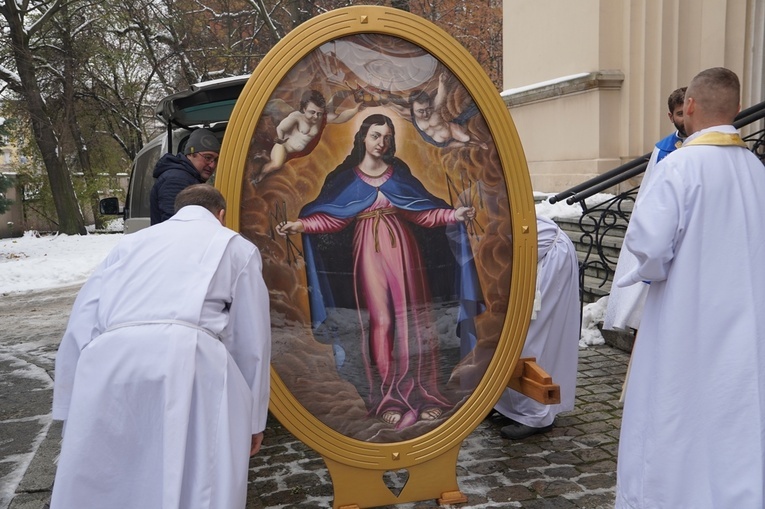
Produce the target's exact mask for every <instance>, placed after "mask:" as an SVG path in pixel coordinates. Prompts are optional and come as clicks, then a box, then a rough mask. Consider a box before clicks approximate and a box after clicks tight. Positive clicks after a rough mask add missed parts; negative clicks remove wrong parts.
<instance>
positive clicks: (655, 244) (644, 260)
mask: <svg viewBox="0 0 765 509" xmlns="http://www.w3.org/2000/svg"><path fill="white" fill-rule="evenodd" d="M684 188H685V186H684V183H683V180H682V175H681V173H680V172H679V171H677V168H676V167H675V166H674V165H670V164H666V163H665V162H664V161H662V169H661V171H660V173H658V174H657V175H655V176H654V178H653V179H652V182H651V185H650V186H649V188H648V189H646V190H645V194H644V195H643V196H642V198H641V201H640V206H639V207H636V209H635V211H634V213H633V215H632V217H631V219H630V223H629V226H628V228H627V234H626V235H625V238H624V244H625V245H626V246H627V248H628V249H629V251H630V252H631V253H633V254H634V255H635V257H636V258H637V260H638V264H637V266H636V267H635V268H634V269H633V270H632V271H630V272H629V273H627V274H626V275H625V276H624V277H622V278H621V279H620V280H619V281H617V282H616V285H617V286H620V287H624V286H629V285H631V284H635V283H638V282H640V281H662V280H664V279H666V278H667V274H668V272H669V268H670V266H671V264H672V259H673V257H674V252H675V245H676V244H677V241H678V239H679V238H680V237H681V236H682V234H683V227H682V225H683V224H684V223H683V222H684V217H685V206H684V194H685V192H684Z"/></svg>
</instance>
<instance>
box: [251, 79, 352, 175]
mask: <svg viewBox="0 0 765 509" xmlns="http://www.w3.org/2000/svg"><path fill="white" fill-rule="evenodd" d="M344 98H345V97H343V99H344ZM334 99H335V98H334V97H333V99H332V100H330V103H331V105H332V104H333V103H334ZM361 107H363V106H362V104H361V103H356V104H355V105H354V106H352V107H350V108H347V109H345V110H344V111H342V112H341V113H337V112H336V111H335V107H334V106H333V105H332V107H331V108H329V109H328V108H327V103H326V100H325V99H324V96H323V95H322V94H321V92H319V91H318V90H306V91H305V92H303V95H302V96H301V98H300V106H299V108H298V110H297V111H292V112H291V113H290V114H288V115H287V116H286V117H285V118H284V119H283V120H282V121H281V122H279V124H278V125H277V126H276V138H275V139H274V146H273V147H272V148H271V154H270V160H269V161H268V162H267V163H265V164H264V165H263V168H262V169H261V171H260V174H259V175H258V177H257V178H256V179H255V180H254V182H255V183H257V182H260V181H261V180H263V178H264V177H265V176H266V175H268V174H269V173H273V172H275V171H276V170H279V169H280V168H282V167H283V166H284V163H286V162H287V159H288V158H290V157H291V156H292V157H295V156H296V155H297V154H299V153H300V152H303V151H305V150H306V149H307V148H308V147H309V145H310V144H311V142H313V141H314V140H315V139H316V138H317V137H320V136H321V133H322V131H324V126H325V125H326V124H341V123H343V122H347V121H348V120H350V119H351V118H352V117H353V116H354V115H355V114H356V113H357V112H358V111H359V109H360V108H361Z"/></svg>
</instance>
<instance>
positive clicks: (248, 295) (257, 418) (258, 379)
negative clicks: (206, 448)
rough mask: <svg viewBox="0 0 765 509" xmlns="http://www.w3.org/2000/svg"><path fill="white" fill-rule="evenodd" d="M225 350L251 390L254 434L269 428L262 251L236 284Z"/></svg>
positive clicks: (267, 316) (268, 320)
mask: <svg viewBox="0 0 765 509" xmlns="http://www.w3.org/2000/svg"><path fill="white" fill-rule="evenodd" d="M229 312H230V314H229V327H228V328H229V331H230V334H228V335H227V337H226V338H225V339H224V341H226V343H227V344H226V345H225V346H226V348H227V349H228V351H229V353H230V354H231V357H232V358H233V359H234V361H235V362H236V364H237V366H238V367H239V370H240V371H241V372H242V375H243V376H244V378H245V380H246V381H247V384H248V385H249V386H250V390H251V391H252V401H253V410H252V433H253V434H255V433H260V432H261V431H263V430H264V429H265V428H266V418H267V417H268V400H269V396H270V377H271V372H270V363H271V318H270V310H269V301H268V289H267V288H266V284H265V282H264V281H263V276H262V260H261V256H260V251H258V250H257V248H254V249H253V251H252V255H251V256H250V259H249V260H248V262H247V264H246V265H245V267H244V269H242V271H241V272H240V273H239V275H238V276H237V278H236V282H235V283H234V288H233V298H232V301H231V308H230V310H229Z"/></svg>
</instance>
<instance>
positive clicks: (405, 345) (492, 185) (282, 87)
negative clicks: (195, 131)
mask: <svg viewBox="0 0 765 509" xmlns="http://www.w3.org/2000/svg"><path fill="white" fill-rule="evenodd" d="M241 217H242V219H241V227H240V228H241V231H242V233H243V234H244V235H245V236H247V237H248V238H250V239H251V240H253V242H255V243H256V244H257V245H258V246H259V247H260V249H261V253H262V255H263V260H264V270H263V273H264V276H265V278H266V282H267V285H268V287H269V289H270V291H271V310H272V311H271V316H272V334H273V344H274V346H273V356H272V366H273V368H274V370H275V371H276V372H277V373H278V375H279V377H280V378H281V379H282V380H283V381H284V383H285V385H286V386H287V387H288V388H289V390H290V392H291V393H292V394H293V395H294V396H295V398H296V399H297V400H298V401H299V402H300V404H301V405H303V406H304V407H305V408H306V409H307V410H308V411H309V412H310V413H311V414H312V415H313V416H315V417H316V418H318V419H319V420H320V421H322V422H323V423H325V424H326V425H328V426H329V427H331V428H332V429H334V430H336V431H338V432H339V433H341V434H343V435H344V436H346V437H350V438H354V439H358V440H364V441H369V442H382V443H388V442H396V441H401V440H407V439H410V438H414V437H418V436H421V435H423V434H425V433H428V432H429V431H432V430H434V429H436V428H437V427H438V426H439V425H440V424H441V423H443V422H444V421H445V420H446V419H448V418H449V417H450V416H452V415H454V413H455V412H456V411H458V410H459V408H460V407H461V406H462V405H463V404H464V403H465V401H466V400H467V399H468V398H469V397H470V395H471V394H472V391H473V390H474V389H475V387H476V384H477V383H478V381H479V380H480V378H481V376H482V375H483V371H484V370H485V368H486V365H487V364H488V362H489V361H490V360H491V357H492V355H493V352H494V350H495V348H496V345H497V342H498V340H499V335H500V332H501V330H502V326H503V321H504V319H505V314H506V309H507V300H508V293H509V286H510V276H511V270H510V266H511V261H512V256H511V253H512V235H510V231H511V224H510V215H509V199H508V196H507V191H506V186H505V183H504V180H503V171H502V167H501V164H500V163H499V158H498V156H497V150H496V147H495V145H494V141H493V138H492V136H491V133H490V131H489V128H488V126H487V124H486V122H485V121H484V119H483V116H482V115H481V112H480V111H479V108H478V107H477V106H476V104H475V102H474V101H473V100H472V98H471V97H470V94H469V93H468V91H467V90H466V89H465V87H464V86H463V85H462V84H461V83H460V81H459V79H458V78H457V77H456V76H455V75H454V74H452V73H451V72H450V70H449V69H448V68H446V67H445V66H444V65H443V64H442V63H441V62H440V61H439V60H437V59H436V58H434V57H433V56H432V55H431V54H429V53H428V52H427V51H424V50H423V49H422V48H420V47H418V46H416V45H414V44H412V43H410V42H408V41H405V40H402V39H400V38H397V37H393V36H389V35H382V34H357V35H351V36H346V37H342V38H339V39H335V40H332V41H330V42H328V43H325V44H322V45H321V46H319V47H318V48H316V49H315V50H313V51H312V52H311V53H309V54H308V55H307V56H306V57H305V58H303V59H302V60H301V61H300V62H299V63H298V64H297V65H295V66H294V67H293V68H292V69H291V70H290V71H289V72H288V73H287V74H286V75H285V76H284V77H283V79H282V80H281V81H280V82H279V84H278V86H277V87H276V89H275V91H274V93H273V94H272V96H271V97H270V98H269V99H268V102H267V105H266V107H265V109H264V111H263V114H262V115H261V117H260V119H259V120H258V124H257V127H256V129H255V132H254V134H253V136H252V140H251V141H250V147H249V151H248V156H247V168H246V171H245V185H244V186H243V188H242V201H241Z"/></svg>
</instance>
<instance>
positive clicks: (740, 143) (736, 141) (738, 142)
mask: <svg viewBox="0 0 765 509" xmlns="http://www.w3.org/2000/svg"><path fill="white" fill-rule="evenodd" d="M691 145H719V146H725V145H732V146H735V147H744V148H749V147H747V145H746V142H744V140H742V139H741V136H739V134H738V133H721V132H717V131H711V132H708V133H704V134H702V135H701V136H699V137H698V138H694V139H692V140H691V141H689V142H687V143H685V144H683V147H690V146H691Z"/></svg>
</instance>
